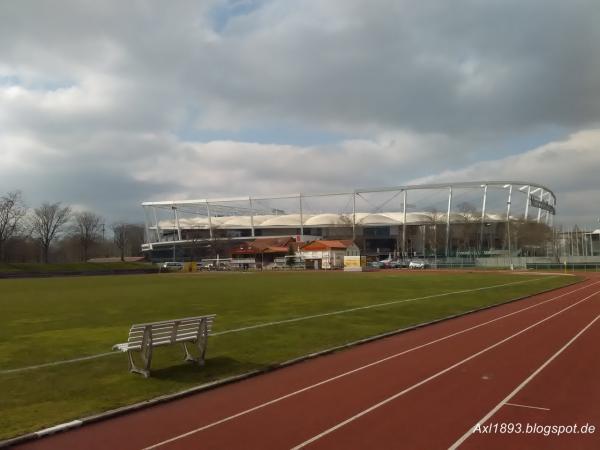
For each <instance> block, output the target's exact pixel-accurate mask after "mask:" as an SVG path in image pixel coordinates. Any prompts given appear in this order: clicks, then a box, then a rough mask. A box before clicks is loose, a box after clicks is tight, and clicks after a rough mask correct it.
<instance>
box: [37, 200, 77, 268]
mask: <svg viewBox="0 0 600 450" xmlns="http://www.w3.org/2000/svg"><path fill="white" fill-rule="evenodd" d="M70 218H71V208H70V207H69V206H64V207H63V206H61V203H60V202H58V203H49V202H44V203H42V205H41V206H40V207H39V208H35V209H34V210H33V215H32V217H31V233H32V235H33V236H34V237H35V238H36V239H38V241H39V243H40V247H41V248H42V261H43V262H44V263H47V262H48V254H49V252H50V245H51V244H52V241H54V239H55V238H57V237H58V236H59V235H61V234H62V232H63V231H64V228H65V225H66V224H67V223H68V222H69V219H70Z"/></svg>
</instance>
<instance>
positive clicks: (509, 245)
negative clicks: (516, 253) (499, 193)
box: [504, 184, 513, 270]
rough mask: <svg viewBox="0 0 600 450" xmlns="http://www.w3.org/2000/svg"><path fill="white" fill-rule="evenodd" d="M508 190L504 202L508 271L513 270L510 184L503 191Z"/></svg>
mask: <svg viewBox="0 0 600 450" xmlns="http://www.w3.org/2000/svg"><path fill="white" fill-rule="evenodd" d="M506 188H508V200H507V201H506V232H507V234H508V263H509V264H510V270H513V262H512V248H511V242H510V203H511V200H512V189H513V187H512V184H505V185H504V189H506Z"/></svg>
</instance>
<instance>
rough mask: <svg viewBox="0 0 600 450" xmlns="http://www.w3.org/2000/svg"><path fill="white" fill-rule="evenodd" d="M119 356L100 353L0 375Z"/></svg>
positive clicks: (21, 368)
mask: <svg viewBox="0 0 600 450" xmlns="http://www.w3.org/2000/svg"><path fill="white" fill-rule="evenodd" d="M117 354H118V353H115V352H107V353H98V354H96V355H89V356H81V357H79V358H73V359H64V360H61V361H53V362H49V363H44V364H38V365H35V366H27V367H17V368H16V369H7V370H0V375H4V374H9V373H18V372H24V371H26V370H34V369H41V368H43V367H51V366H60V365H62V364H69V363H74V362H80V361H87V360H89V359H96V358H102V357H104V356H110V355H117Z"/></svg>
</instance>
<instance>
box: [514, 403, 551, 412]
mask: <svg viewBox="0 0 600 450" xmlns="http://www.w3.org/2000/svg"><path fill="white" fill-rule="evenodd" d="M505 405H506V406H518V407H519V408H531V409H541V410H543V411H550V408H542V407H541V406H531V405H521V404H520V403H505Z"/></svg>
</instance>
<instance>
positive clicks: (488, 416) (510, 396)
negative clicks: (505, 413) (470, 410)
mask: <svg viewBox="0 0 600 450" xmlns="http://www.w3.org/2000/svg"><path fill="white" fill-rule="evenodd" d="M598 319H600V314H599V315H597V316H596V318H595V319H594V320H592V321H591V322H590V323H588V324H587V325H586V326H585V327H583V328H582V329H581V330H580V331H579V333H577V334H576V335H575V336H573V337H572V338H571V339H570V340H569V341H568V342H567V343H566V344H565V345H563V346H562V347H561V348H560V349H559V350H558V351H557V352H556V353H555V354H554V355H552V356H551V357H550V358H548V359H547V360H546V361H545V362H544V364H542V365H541V366H540V367H538V368H537V369H536V371H535V372H533V373H532V374H531V375H529V376H528V377H527V378H526V379H525V380H524V381H523V382H522V383H521V384H520V385H518V386H517V387H516V388H515V389H514V390H513V391H512V392H511V393H510V394H508V395H507V396H506V398H505V399H504V400H502V401H501V402H500V403H498V404H497V405H496V406H495V407H494V408H493V409H492V410H491V411H490V412H489V413H487V414H486V415H485V416H484V417H482V418H481V419H479V421H478V422H477V423H485V422H487V421H488V419H489V418H490V417H492V416H493V415H494V414H496V412H497V411H498V410H499V409H500V408H502V406H504V405H507V404H508V403H507V402H508V401H509V400H510V399H511V398H513V397H514V396H515V395H517V394H518V393H519V391H520V390H521V389H523V388H524V387H525V386H526V385H527V384H528V383H529V382H530V381H531V380H533V379H534V378H535V377H536V376H537V375H538V374H539V373H540V372H541V371H542V370H544V368H545V367H546V366H547V365H548V364H550V363H551V362H552V361H554V360H555V359H556V358H557V357H558V355H560V354H561V353H562V352H564V351H565V350H566V349H567V348H568V347H569V346H570V345H571V344H572V343H573V342H575V340H576V339H577V338H578V337H579V336H581V335H582V334H583V333H585V332H586V331H587V330H588V329H589V328H590V327H591V326H592V325H593V324H594V322H596V321H597V320H598ZM474 429H475V427H471V429H469V431H467V432H466V433H465V434H463V435H462V436H461V437H460V439H458V440H457V441H456V442H455V443H454V444H452V447H450V450H454V449H456V448H458V446H459V445H460V444H462V443H463V442H464V441H466V440H467V439H468V437H469V436H471V434H473V430H474Z"/></svg>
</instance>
